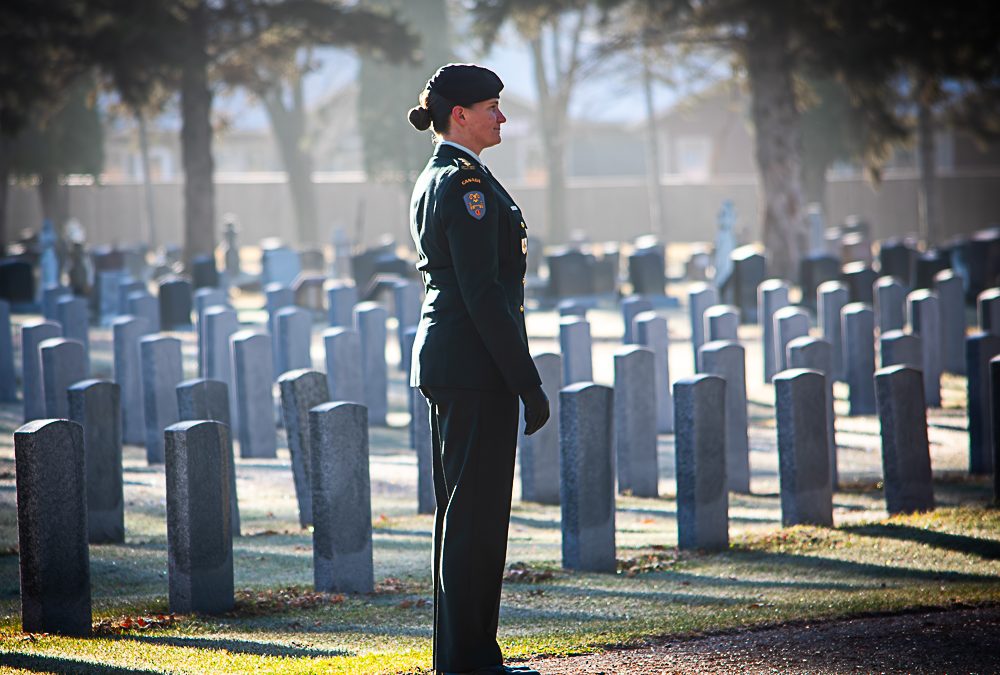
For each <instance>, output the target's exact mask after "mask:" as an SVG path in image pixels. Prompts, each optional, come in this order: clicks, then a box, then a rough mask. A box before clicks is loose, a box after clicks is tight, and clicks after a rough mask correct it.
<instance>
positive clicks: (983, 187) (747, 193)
mask: <svg viewBox="0 0 1000 675" xmlns="http://www.w3.org/2000/svg"><path fill="white" fill-rule="evenodd" d="M661 189H662V191H663V194H662V202H663V205H664V218H665V222H666V232H665V233H664V238H665V239H666V240H667V241H707V240H711V239H713V238H714V236H715V229H716V214H717V212H718V210H719V207H720V205H721V203H722V201H723V200H724V199H732V200H733V202H734V203H735V205H736V211H737V214H738V217H739V220H740V224H741V227H742V228H743V229H744V239H746V240H752V239H755V238H757V237H759V232H758V231H757V230H758V224H757V202H758V200H757V185H756V179H755V177H754V176H752V175H751V176H733V177H727V178H720V179H716V180H715V181H713V182H711V183H705V184H682V183H664V184H663V186H662V188H661ZM316 190H317V196H318V200H319V210H320V214H321V232H322V233H323V238H324V240H325V241H326V242H328V241H329V236H330V232H331V231H332V229H333V228H334V227H341V228H345V229H347V231H348V232H350V233H351V234H352V236H353V234H354V233H355V231H356V230H355V223H356V220H357V218H358V213H359V210H360V211H361V212H362V213H363V217H364V229H363V233H364V234H363V236H364V239H365V240H366V241H368V242H374V241H376V240H377V239H378V238H379V237H380V236H381V235H383V234H390V235H392V236H393V237H395V238H396V240H397V241H399V242H401V243H403V242H406V241H409V229H408V225H407V219H408V203H409V188H400V187H397V186H389V185H377V184H372V183H363V182H318V183H317V185H316ZM940 190H941V202H942V212H943V213H944V214H945V220H946V225H945V227H946V230H947V232H946V233H945V236H942V237H941V239H944V238H946V236H952V235H956V234H962V233H968V232H973V231H975V230H977V229H980V228H982V227H985V226H987V225H988V224H990V223H991V222H993V223H998V222H1000V171H998V170H993V171H979V172H976V173H975V174H966V175H945V176H942V177H941V178H940ZM404 191H405V194H404ZM510 191H511V193H512V194H513V195H514V198H515V199H517V200H518V203H519V204H520V206H521V208H522V210H523V212H524V214H525V220H526V222H527V223H528V228H529V229H530V230H532V231H533V233H535V234H538V235H540V236H542V237H543V238H544V236H545V226H544V223H543V218H544V213H545V209H544V187H541V186H537V185H516V184H514V185H511V186H510ZM182 194H183V193H182V186H181V185H180V184H179V183H162V184H157V185H155V186H154V202H155V211H156V223H157V242H156V243H158V244H163V243H180V241H181V232H182V227H181V225H182V218H183V196H182ZM216 195H217V213H218V216H219V219H220V222H221V218H222V214H224V213H227V212H232V213H235V214H236V215H237V217H238V218H239V222H240V227H241V229H242V232H243V235H242V237H241V242H242V243H250V242H254V241H258V240H260V239H261V238H263V237H267V236H278V237H281V238H283V239H285V240H286V241H294V239H295V232H294V223H293V221H292V210H291V205H290V201H289V197H288V190H287V186H286V185H285V184H284V183H282V182H277V181H267V182H257V183H253V182H240V183H236V182H231V181H220V182H219V183H218V184H217V186H216ZM566 208H567V210H568V212H569V216H570V218H569V222H570V223H571V224H572V227H573V228H574V229H577V230H580V231H582V232H584V233H586V234H587V235H588V236H589V237H590V238H591V239H592V240H595V241H605V240H616V241H625V240H629V239H632V238H634V237H636V236H638V235H641V234H645V233H648V232H650V224H649V211H648V206H647V202H646V190H645V186H644V184H643V182H642V180H641V179H633V178H624V179H609V178H588V179H583V178H577V179H572V180H571V181H570V188H569V199H568V203H567V205H566ZM827 208H828V212H829V221H830V222H831V223H836V222H841V221H842V220H843V219H844V218H845V217H846V216H848V215H850V214H858V215H860V216H862V217H864V218H866V219H867V220H868V221H869V222H871V223H872V225H873V227H874V229H875V235H876V236H877V237H887V236H892V235H902V234H909V233H915V232H916V229H917V181H916V177H915V176H913V175H912V174H909V175H907V174H902V175H894V176H889V177H887V178H886V179H885V180H884V181H883V183H882V185H881V186H880V187H879V188H878V189H874V188H873V187H871V186H870V185H868V184H867V183H865V182H864V181H863V180H861V179H857V178H850V179H836V178H834V179H831V180H830V182H829V185H828V192H827ZM8 209H9V212H8V221H7V222H8V228H9V230H10V233H11V236H10V238H9V240H12V239H14V237H15V236H16V235H15V233H16V232H18V231H19V230H20V229H22V228H25V227H28V228H34V227H36V226H37V225H36V224H37V223H38V222H39V220H40V215H39V208H38V199H37V193H36V190H35V189H34V188H29V187H13V188H11V191H10V199H9V205H8ZM70 212H71V214H72V215H74V216H75V217H76V218H78V219H79V220H80V221H81V223H82V224H83V226H84V228H85V230H86V231H87V234H88V239H89V241H90V242H91V243H115V242H119V243H128V242H134V241H146V240H148V236H147V232H148V230H147V228H146V226H145V222H144V221H145V218H144V216H143V211H142V188H141V186H139V185H132V184H127V185H74V186H72V187H70Z"/></svg>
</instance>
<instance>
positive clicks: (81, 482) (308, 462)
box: [15, 346, 1000, 634]
mask: <svg viewBox="0 0 1000 675" xmlns="http://www.w3.org/2000/svg"><path fill="white" fill-rule="evenodd" d="M557 358H558V357H557ZM615 358H616V364H615V371H616V380H615V389H614V390H613V389H611V388H610V387H604V386H600V385H596V384H594V383H592V382H579V383H576V384H573V385H570V386H568V387H565V388H563V389H561V390H560V392H559V416H558V429H559V432H558V433H559V452H560V462H559V474H558V478H559V485H560V505H561V529H562V561H563V565H564V566H565V567H566V568H569V569H579V570H587V571H599V572H613V571H614V570H615V564H616V562H615V561H616V556H615V482H616V479H617V483H618V490H619V491H620V492H624V491H632V492H634V493H642V492H648V491H649V490H651V491H652V494H653V495H655V493H656V485H655V483H656V476H657V475H658V473H657V471H656V466H655V450H656V445H655V441H656V435H655V424H654V421H655V412H654V410H653V408H652V406H650V405H648V404H646V405H644V404H643V400H646V401H648V400H649V399H651V398H652V389H653V381H652V377H651V376H650V375H649V373H650V370H651V365H652V358H653V357H652V353H651V351H650V350H648V349H645V348H642V347H637V346H633V347H630V348H626V349H625V350H623V351H622V352H621V353H619V354H618V355H616V357H615ZM998 365H1000V361H998ZM875 380H876V385H877V388H878V392H879V393H878V401H879V413H880V416H881V421H882V437H883V466H884V469H883V470H884V474H885V486H886V488H885V489H886V501H887V508H888V510H889V511H890V513H899V512H909V511H915V510H928V509H931V508H933V504H934V501H933V499H934V498H933V490H932V485H931V469H930V456H929V452H928V446H927V435H926V417H925V413H924V404H923V400H922V383H921V377H920V374H919V372H918V371H916V370H914V369H912V368H909V367H906V366H896V367H891V368H886V369H883V370H881V371H879V372H878V373H877V374H876V376H875ZM774 381H775V397H776V411H777V435H778V454H779V472H780V481H781V508H782V523H783V524H784V525H794V524H800V523H813V524H820V525H832V522H833V516H832V477H831V472H830V468H829V467H830V462H829V459H828V458H829V455H830V446H829V444H828V437H827V428H826V424H825V420H826V410H825V406H824V403H823V398H824V392H825V388H826V384H825V378H824V377H823V375H822V373H819V372H818V371H814V370H809V369H793V370H787V371H783V372H781V373H779V374H777V375H776V376H775V378H774ZM726 387H727V383H726V380H725V379H723V378H721V377H717V376H712V375H706V374H703V375H698V376H695V377H694V378H690V379H686V380H681V381H679V382H677V383H676V384H675V385H674V400H675V402H676V403H675V418H676V420H677V437H676V438H677V443H676V453H677V455H676V457H677V491H676V493H677V521H678V543H679V546H680V547H681V548H720V547H725V546H726V545H727V544H728V491H729V489H728V487H727V486H728V484H729V481H728V475H729V470H730V467H729V452H728V448H727V439H726V432H725V429H726V428H727V423H726V414H727V409H726V407H725V406H722V407H720V406H719V405H718V401H719V400H720V399H724V398H725V390H726ZM281 388H282V405H283V409H284V412H285V421H286V426H287V427H288V429H289V431H290V434H289V438H290V448H291V447H293V446H292V441H291V439H292V438H295V439H296V440H295V441H294V443H295V444H296V449H293V470H294V471H295V482H296V488H297V494H298V495H299V499H300V504H301V502H302V500H303V498H305V499H307V500H308V502H309V507H308V511H309V518H308V520H309V523H308V524H311V525H312V526H313V528H314V531H313V561H314V582H315V586H316V588H317V590H320V591H328V592H331V591H347V592H370V591H371V590H372V587H373V584H374V569H373V562H372V537H371V527H372V525H371V504H370V483H369V481H370V478H369V453H368V437H367V428H368V421H367V415H366V409H365V407H364V406H362V405H360V404H356V403H350V402H337V403H332V402H323V401H324V399H326V398H328V395H327V392H326V391H325V378H324V377H323V375H322V374H321V373H317V372H315V371H308V370H302V371H293V372H290V373H286V374H284V375H283V377H282V381H281ZM176 396H177V399H178V403H179V407H180V408H183V409H184V410H185V411H186V413H188V414H189V415H191V416H192V417H194V418H195V419H190V420H188V421H184V422H178V423H176V424H173V425H171V426H169V427H167V428H166V429H165V430H164V447H165V463H166V490H167V535H168V537H167V538H168V587H169V604H170V609H171V611H173V612H205V613H213V612H224V611H228V610H229V609H231V608H232V606H233V553H232V536H233V535H234V534H235V533H236V532H235V531H234V517H236V518H238V511H235V508H234V504H235V494H234V491H233V485H234V480H233V475H234V474H233V455H232V445H231V442H230V439H229V427H228V425H227V424H225V423H224V421H222V420H219V419H217V418H219V417H223V418H224V417H225V416H226V415H227V414H228V409H229V405H228V402H227V401H226V387H225V385H224V384H223V383H220V382H215V381H211V380H196V381H192V382H190V383H186V384H184V385H182V386H180V387H178V388H177V389H176ZM119 397H120V392H119V388H118V386H117V385H116V384H115V383H112V382H107V381H95V380H92V381H85V382H81V383H78V384H77V385H74V386H73V387H71V388H70V390H69V391H68V397H67V398H68V400H69V402H70V407H71V418H72V419H71V420H70V419H46V420H38V421H35V422H31V423H29V424H27V425H25V426H24V427H22V428H21V429H19V430H18V431H17V432H15V461H16V475H17V497H18V503H17V508H18V537H19V545H20V550H21V556H20V565H21V579H22V593H21V603H22V625H23V628H24V630H25V631H29V632H54V633H68V634H88V633H89V631H90V622H91V611H90V580H89V550H88V542H94V541H121V540H122V538H123V533H124V528H123V510H122V503H123V500H122V496H121V494H122V488H121V438H120V435H118V429H119V428H120V427H119V425H118V410H119V400H118V399H119ZM314 404H315V405H314ZM650 438H651V440H652V444H651V447H650V446H649V444H648V441H649V440H650ZM636 444H639V445H642V446H643V452H641V453H640V452H639V449H638V448H635V447H631V446H632V445H636ZM615 454H617V457H615ZM650 462H651V464H650ZM296 465H298V468H297V469H295V468H294V467H295V466H296ZM112 483H113V484H112ZM650 483H652V485H651V486H650ZM300 484H301V489H300ZM109 501H110V502H111V503H108V502H109ZM303 513H305V511H304V510H303ZM236 528H237V530H238V525H236Z"/></svg>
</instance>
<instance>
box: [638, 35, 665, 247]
mask: <svg viewBox="0 0 1000 675" xmlns="http://www.w3.org/2000/svg"><path fill="white" fill-rule="evenodd" d="M642 94H643V99H644V100H645V104H646V191H647V193H648V199H649V226H650V228H651V229H652V231H653V232H655V233H656V234H657V235H659V236H660V238H661V239H665V238H666V235H667V228H666V224H665V223H664V222H663V202H662V198H661V195H660V174H661V173H662V171H661V170H660V144H659V142H658V140H657V137H656V107H655V105H654V104H653V77H652V74H651V73H650V71H649V54H648V53H647V52H646V50H645V49H643V52H642Z"/></svg>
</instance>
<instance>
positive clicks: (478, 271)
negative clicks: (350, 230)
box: [410, 145, 541, 393]
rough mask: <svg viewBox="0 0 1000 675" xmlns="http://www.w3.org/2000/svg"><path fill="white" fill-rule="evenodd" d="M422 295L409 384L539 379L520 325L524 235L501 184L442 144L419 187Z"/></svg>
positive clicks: (497, 384) (415, 209)
mask: <svg viewBox="0 0 1000 675" xmlns="http://www.w3.org/2000/svg"><path fill="white" fill-rule="evenodd" d="M410 233H411V234H412V236H413V241H414V242H415V243H416V245H417V253H418V254H419V256H420V259H419V261H418V263H417V269H418V270H420V272H421V273H422V275H423V279H424V287H425V296H424V303H423V307H422V308H421V316H420V323H419V325H418V326H417V335H416V338H415V340H414V344H413V359H412V368H411V372H410V385H411V386H414V387H419V386H427V387H456V388H462V389H480V390H487V391H504V390H507V391H510V392H513V393H520V392H523V391H526V390H528V389H531V388H532V387H534V386H537V385H540V384H541V379H540V378H539V376H538V371H537V370H536V369H535V364H534V362H533V361H532V359H531V354H530V353H529V351H528V334H527V331H526V330H525V327H524V274H525V270H526V269H527V251H528V245H527V242H528V239H527V237H528V232H527V227H526V226H525V224H524V218H523V216H522V214H521V210H520V209H519V208H518V206H517V204H515V203H514V200H513V199H512V198H511V196H510V195H509V194H507V191H506V190H504V188H503V186H502V185H500V182H499V181H497V180H496V179H495V178H493V176H492V175H491V174H489V173H487V172H486V171H485V170H484V169H483V168H482V166H481V165H480V164H479V163H478V162H477V161H476V160H475V159H474V158H473V157H472V156H470V155H468V154H467V153H465V152H463V151H462V150H461V149H459V148H456V147H455V146H452V145H438V146H437V149H436V150H435V152H434V155H433V156H432V157H431V158H430V161H428V162H427V166H426V167H425V168H424V170H423V172H422V173H421V174H420V177H419V178H417V182H416V185H414V187H413V197H412V200H411V202H410Z"/></svg>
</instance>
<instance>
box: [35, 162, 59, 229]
mask: <svg viewBox="0 0 1000 675" xmlns="http://www.w3.org/2000/svg"><path fill="white" fill-rule="evenodd" d="M38 203H39V205H40V206H41V207H42V220H51V221H52V224H53V225H54V226H55V228H56V232H59V231H60V229H61V227H62V225H63V224H62V223H60V222H59V172H58V171H53V170H51V169H43V170H42V171H40V172H39V173H38Z"/></svg>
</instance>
